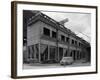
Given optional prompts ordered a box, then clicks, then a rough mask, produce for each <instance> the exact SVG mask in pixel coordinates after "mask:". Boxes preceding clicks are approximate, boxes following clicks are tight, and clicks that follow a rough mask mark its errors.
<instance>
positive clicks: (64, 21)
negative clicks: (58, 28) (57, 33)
mask: <svg viewBox="0 0 100 80" xmlns="http://www.w3.org/2000/svg"><path fill="white" fill-rule="evenodd" d="M68 21H69V20H68V18H65V19H63V20H61V21H60V22H59V23H60V24H61V25H64V24H65V23H66V22H68Z"/></svg>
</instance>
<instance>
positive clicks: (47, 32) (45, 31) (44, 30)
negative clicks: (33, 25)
mask: <svg viewBox="0 0 100 80" xmlns="http://www.w3.org/2000/svg"><path fill="white" fill-rule="evenodd" d="M43 34H44V35H46V36H50V30H49V29H48V28H45V27H44V28H43Z"/></svg>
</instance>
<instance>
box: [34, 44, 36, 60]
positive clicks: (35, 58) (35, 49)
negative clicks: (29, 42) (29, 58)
mask: <svg viewBox="0 0 100 80" xmlns="http://www.w3.org/2000/svg"><path fill="white" fill-rule="evenodd" d="M33 54H34V59H36V47H35V44H34V52H33Z"/></svg>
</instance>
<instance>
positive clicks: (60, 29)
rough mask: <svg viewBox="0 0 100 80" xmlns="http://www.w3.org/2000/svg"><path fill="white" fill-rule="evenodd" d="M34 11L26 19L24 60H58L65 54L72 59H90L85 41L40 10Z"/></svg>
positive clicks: (88, 46) (87, 44) (88, 45)
mask: <svg viewBox="0 0 100 80" xmlns="http://www.w3.org/2000/svg"><path fill="white" fill-rule="evenodd" d="M34 12H35V13H34V15H33V16H31V17H30V18H29V19H28V21H27V31H26V32H27V43H26V45H25V46H24V47H25V48H24V61H25V62H27V61H33V63H34V62H45V61H47V60H54V61H56V62H59V61H60V60H61V59H62V58H63V57H67V56H72V57H73V59H74V60H80V59H83V58H84V59H86V60H87V61H90V49H88V48H90V44H89V43H88V42H87V41H85V40H83V39H82V38H80V37H78V36H77V35H76V34H75V33H74V32H72V31H71V30H70V29H67V28H66V27H65V26H64V25H62V24H60V23H59V22H57V21H55V20H54V19H52V18H50V17H48V16H47V15H45V14H43V13H42V12H40V11H34ZM25 50H26V52H25Z"/></svg>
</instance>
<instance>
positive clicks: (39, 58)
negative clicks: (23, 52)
mask: <svg viewBox="0 0 100 80" xmlns="http://www.w3.org/2000/svg"><path fill="white" fill-rule="evenodd" d="M40 47H41V45H40V43H39V62H41V51H40V50H41V49H40Z"/></svg>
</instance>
